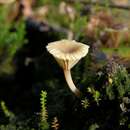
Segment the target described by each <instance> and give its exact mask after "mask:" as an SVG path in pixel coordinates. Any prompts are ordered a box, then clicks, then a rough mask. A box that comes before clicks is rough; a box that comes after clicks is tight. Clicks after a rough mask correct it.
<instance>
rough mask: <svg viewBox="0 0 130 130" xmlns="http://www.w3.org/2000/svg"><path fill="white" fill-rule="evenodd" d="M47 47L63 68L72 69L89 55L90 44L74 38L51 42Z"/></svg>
mask: <svg viewBox="0 0 130 130" xmlns="http://www.w3.org/2000/svg"><path fill="white" fill-rule="evenodd" d="M46 48H47V50H48V52H49V53H50V54H52V55H53V56H54V58H55V59H56V61H57V62H58V63H59V65H60V66H61V67H62V68H63V69H66V70H70V69H71V68H72V67H73V66H74V65H75V64H76V63H77V62H78V61H79V60H80V59H81V58H83V57H85V56H86V55H87V53H88V49H89V46H88V45H85V44H83V43H80V42H76V41H74V40H60V41H55V42H51V43H49V44H48V45H47V46H46Z"/></svg>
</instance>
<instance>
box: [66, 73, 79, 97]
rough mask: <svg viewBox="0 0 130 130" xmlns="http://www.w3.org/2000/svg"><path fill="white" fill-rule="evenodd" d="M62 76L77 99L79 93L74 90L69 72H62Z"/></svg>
mask: <svg viewBox="0 0 130 130" xmlns="http://www.w3.org/2000/svg"><path fill="white" fill-rule="evenodd" d="M64 75H65V79H66V82H67V84H68V86H69V88H70V89H71V91H72V92H73V93H74V94H75V95H76V96H77V97H79V96H80V91H79V90H78V89H77V88H76V86H75V85H74V83H73V80H72V77H71V73H70V70H64Z"/></svg>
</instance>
